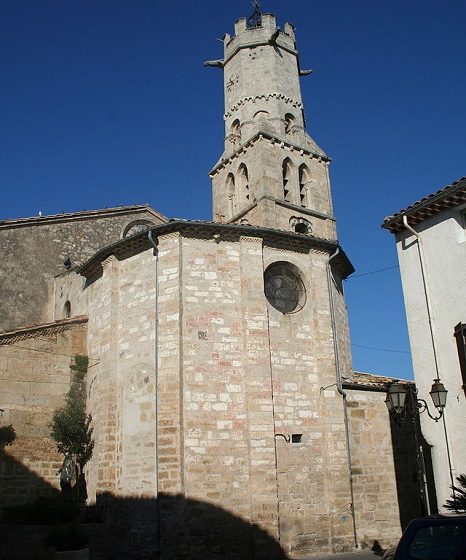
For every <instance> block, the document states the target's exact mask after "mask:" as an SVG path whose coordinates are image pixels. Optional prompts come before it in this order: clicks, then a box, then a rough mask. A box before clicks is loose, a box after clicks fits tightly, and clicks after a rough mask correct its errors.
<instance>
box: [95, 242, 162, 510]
mask: <svg viewBox="0 0 466 560" xmlns="http://www.w3.org/2000/svg"><path fill="white" fill-rule="evenodd" d="M155 274H156V259H155V257H154V256H153V255H152V252H151V251H146V252H144V253H142V254H140V255H137V256H131V257H128V258H127V259H123V260H121V261H118V260H117V259H116V258H114V257H109V258H108V259H107V260H106V261H105V262H104V263H103V273H102V277H101V278H99V279H98V280H96V281H95V282H93V283H90V285H89V287H88V288H86V290H85V291H86V292H87V297H88V301H89V337H88V344H89V346H88V347H89V356H90V357H95V359H96V363H95V366H93V367H92V368H90V369H89V372H88V383H89V391H88V394H89V411H90V412H91V413H92V416H93V426H94V432H93V434H94V439H95V448H94V456H93V459H92V461H91V462H90V464H89V466H88V470H87V482H88V494H89V498H90V500H91V502H93V501H96V500H97V499H98V496H99V494H102V493H104V492H107V493H111V494H112V495H114V496H131V497H142V496H143V497H152V498H154V497H155V496H156V493H157V492H156V470H157V469H156V457H157V455H156V449H155V433H156V425H155V401H156V399H155V366H154V364H155V312H156V298H155V278H156V276H155Z"/></svg>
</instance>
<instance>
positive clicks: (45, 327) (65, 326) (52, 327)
mask: <svg viewBox="0 0 466 560" xmlns="http://www.w3.org/2000/svg"><path fill="white" fill-rule="evenodd" d="M84 323H87V317H86V316H85V315H80V316H78V317H72V318H70V319H61V320H59V321H53V322H52V323H44V324H42V325H33V326H27V327H20V328H18V329H15V330H14V331H7V332H3V333H0V346H4V345H7V344H13V343H15V342H17V341H18V340H25V339H28V338H35V337H37V336H44V335H53V334H57V333H60V332H63V331H66V330H69V329H71V328H72V327H74V326H76V325H81V324H84Z"/></svg>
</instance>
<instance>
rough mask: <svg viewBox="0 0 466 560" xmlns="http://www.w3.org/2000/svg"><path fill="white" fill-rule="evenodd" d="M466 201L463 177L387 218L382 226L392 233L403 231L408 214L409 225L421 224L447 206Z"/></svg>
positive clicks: (450, 206) (465, 185)
mask: <svg viewBox="0 0 466 560" xmlns="http://www.w3.org/2000/svg"><path fill="white" fill-rule="evenodd" d="M465 203H466V177H462V178H461V179H458V180H457V181H454V182H453V183H452V184H451V185H447V186H446V187H443V188H442V189H440V190H438V191H436V192H434V193H432V194H430V195H429V196H426V197H424V198H422V199H421V200H418V201H417V202H415V203H414V204H411V205H410V206H408V207H407V208H403V209H402V210H400V211H399V212H396V213H395V214H393V216H388V217H387V218H385V220H384V222H383V224H382V227H383V228H385V229H388V230H390V231H391V232H392V233H396V232H398V231H402V230H403V229H405V228H404V225H403V216H406V217H407V218H408V221H409V225H411V226H414V225H416V224H419V223H420V222H422V221H423V220H425V219H426V218H430V217H431V216H434V215H435V214H438V213H439V212H441V211H442V210H445V209H446V208H454V207H456V206H459V205H461V204H465Z"/></svg>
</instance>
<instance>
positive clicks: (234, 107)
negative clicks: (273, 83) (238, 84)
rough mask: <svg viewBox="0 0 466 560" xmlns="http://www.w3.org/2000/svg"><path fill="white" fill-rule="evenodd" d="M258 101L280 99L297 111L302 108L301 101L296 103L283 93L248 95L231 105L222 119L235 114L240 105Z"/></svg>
mask: <svg viewBox="0 0 466 560" xmlns="http://www.w3.org/2000/svg"><path fill="white" fill-rule="evenodd" d="M260 99H263V100H264V101H268V100H269V99H281V100H282V101H284V102H285V103H289V104H290V105H292V106H293V107H296V108H298V109H302V108H303V104H302V103H301V101H296V100H295V99H293V98H291V97H288V96H286V95H285V94H283V93H264V94H262V95H254V96H252V95H250V96H248V97H243V99H239V100H238V101H237V102H236V103H235V105H232V106H231V107H230V111H229V112H228V113H225V114H224V117H225V118H226V119H227V118H229V117H231V116H232V115H233V114H234V113H236V111H238V109H239V108H240V107H241V106H242V105H245V104H246V103H256V101H259V100H260Z"/></svg>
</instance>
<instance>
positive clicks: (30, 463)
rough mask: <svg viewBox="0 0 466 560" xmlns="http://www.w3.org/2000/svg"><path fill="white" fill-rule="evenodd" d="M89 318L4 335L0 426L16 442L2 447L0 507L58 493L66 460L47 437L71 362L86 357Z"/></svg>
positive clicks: (0, 348)
mask: <svg viewBox="0 0 466 560" xmlns="http://www.w3.org/2000/svg"><path fill="white" fill-rule="evenodd" d="M86 331H87V320H86V319H85V318H82V317H81V318H76V319H68V320H64V321H57V322H55V323H51V324H48V325H42V326H39V327H34V328H29V329H21V330H18V331H14V332H10V333H5V334H4V335H1V336H0V409H2V413H1V416H0V425H10V424H11V425H12V426H13V428H14V430H15V432H16V439H15V441H14V442H13V443H12V445H10V446H7V447H5V448H3V449H0V504H1V505H12V504H18V503H25V502H30V501H33V500H34V499H35V498H37V497H38V496H43V495H48V494H50V493H53V492H54V491H57V489H58V476H57V471H58V469H59V467H60V465H61V463H62V460H63V457H62V456H61V455H60V454H59V453H57V451H56V448H55V444H54V443H53V442H52V441H51V440H50V439H49V434H50V422H51V419H52V414H53V411H54V409H56V408H57V407H59V406H61V405H62V404H63V400H64V395H65V394H66V392H67V391H68V389H69V386H70V364H71V363H72V361H73V357H74V356H75V355H77V354H85V353H86V346H85V343H86Z"/></svg>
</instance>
